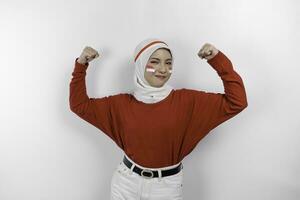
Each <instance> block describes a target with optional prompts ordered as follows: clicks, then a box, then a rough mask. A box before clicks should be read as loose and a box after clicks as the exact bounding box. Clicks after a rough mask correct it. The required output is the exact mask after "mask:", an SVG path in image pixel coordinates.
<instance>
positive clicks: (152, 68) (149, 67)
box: [146, 65, 172, 74]
mask: <svg viewBox="0 0 300 200" xmlns="http://www.w3.org/2000/svg"><path fill="white" fill-rule="evenodd" d="M146 71H147V72H155V69H154V67H153V66H151V65H146ZM169 73H170V74H171V73H172V69H169Z"/></svg>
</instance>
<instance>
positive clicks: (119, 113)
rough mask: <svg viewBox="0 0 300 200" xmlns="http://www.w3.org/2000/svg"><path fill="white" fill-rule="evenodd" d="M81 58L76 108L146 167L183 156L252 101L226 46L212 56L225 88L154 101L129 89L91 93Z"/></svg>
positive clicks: (73, 90)
mask: <svg viewBox="0 0 300 200" xmlns="http://www.w3.org/2000/svg"><path fill="white" fill-rule="evenodd" d="M77 59H78V58H76V59H75V67H74V71H73V73H72V76H73V77H72V80H71V82H70V97H69V101H70V105H69V106H70V109H71V110H72V111H73V112H74V113H75V114H76V115H78V116H79V117H80V118H82V119H83V120H85V121H87V122H89V123H90V124H92V125H94V126H95V127H97V128H98V129H99V130H101V131H102V132H103V133H104V134H106V135H107V136H109V137H110V138H111V139H112V140H113V141H114V142H115V143H116V144H117V145H118V146H119V147H120V148H121V149H122V150H123V151H124V152H125V153H126V154H127V155H128V156H129V157H130V158H131V159H132V160H133V161H135V162H136V163H137V164H139V165H141V166H144V167H151V168H157V167H165V166H169V165H174V164H176V163H178V162H180V161H181V160H182V159H183V158H184V157H185V156H186V155H188V154H189V153H190V152H191V151H192V150H193V149H194V148H195V146H196V145H197V143H198V142H199V141H200V140H201V139H202V138H203V137H205V136H206V135H207V134H208V133H209V132H210V131H211V130H212V129H213V128H215V127H217V126H218V125H219V124H221V123H222V122H224V121H226V120H228V119H230V118H232V117H233V116H235V115H237V114H238V113H239V112H241V111H242V110H243V109H244V108H246V107H247V105H248V103H247V97H246V92H245V88H244V85H243V81H242V79H241V77H240V76H239V75H238V73H237V72H236V71H235V70H234V69H233V65H232V63H231V61H230V60H229V59H228V58H227V57H226V56H225V55H224V54H223V53H222V52H221V51H219V52H218V54H217V55H216V56H215V57H213V58H212V59H210V60H208V61H207V62H208V63H209V64H210V65H211V66H212V67H213V68H214V69H215V71H216V72H217V73H218V75H219V76H220V77H221V79H222V82H223V85H224V90H225V93H212V92H205V91H199V90H194V89H186V88H181V89H173V90H172V92H171V93H170V94H169V95H168V96H167V97H166V98H165V99H163V100H161V101H159V102H156V103H152V104H147V103H144V102H141V101H138V100H136V99H135V98H134V96H133V95H132V94H128V93H119V94H116V95H109V96H104V97H101V98H89V96H88V95H87V92H86V84H85V77H86V70H87V68H88V66H89V64H88V63H87V64H85V65H84V64H80V63H78V62H77Z"/></svg>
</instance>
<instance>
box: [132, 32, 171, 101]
mask: <svg viewBox="0 0 300 200" xmlns="http://www.w3.org/2000/svg"><path fill="white" fill-rule="evenodd" d="M159 48H167V49H169V50H170V51H171V49H170V48H169V47H168V45H167V44H166V42H164V41H162V40H160V39H158V38H148V39H145V40H143V41H141V42H140V43H139V44H138V45H137V46H136V48H135V51H134V65H135V72H134V78H133V79H134V80H133V81H134V91H133V95H134V97H135V98H136V99H137V100H138V101H142V102H144V103H156V102H159V101H161V100H163V99H164V98H166V97H167V96H168V95H169V94H170V93H171V91H172V90H173V87H172V86H170V85H168V84H166V83H165V84H164V85H163V86H161V87H152V86H151V85H150V84H149V83H148V81H147V80H146V79H145V77H144V73H145V67H146V64H147V62H148V60H149V58H150V56H151V55H152V53H154V51H156V50H157V49H159ZM171 55H172V60H174V56H173V53H172V51H171ZM173 62H174V61H173ZM173 62H172V63H173Z"/></svg>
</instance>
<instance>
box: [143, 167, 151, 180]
mask: <svg viewBox="0 0 300 200" xmlns="http://www.w3.org/2000/svg"><path fill="white" fill-rule="evenodd" d="M143 172H148V173H151V176H144V174H143ZM141 176H143V177H145V178H148V179H150V178H152V177H153V171H151V170H149V169H143V170H142V172H141Z"/></svg>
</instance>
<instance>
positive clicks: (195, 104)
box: [184, 51, 248, 151]
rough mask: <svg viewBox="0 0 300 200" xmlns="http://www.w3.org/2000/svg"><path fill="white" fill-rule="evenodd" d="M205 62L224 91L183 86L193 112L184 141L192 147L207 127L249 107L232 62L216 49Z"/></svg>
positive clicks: (207, 129) (204, 133)
mask: <svg viewBox="0 0 300 200" xmlns="http://www.w3.org/2000/svg"><path fill="white" fill-rule="evenodd" d="M207 62H208V63H209V64H210V65H211V66H212V67H213V68H214V69H215V70H216V72H217V73H218V75H219V76H220V77H221V79H222V82H223V85H224V90H225V93H213V92H205V91H198V90H193V89H184V91H185V95H187V99H188V104H189V105H190V106H191V109H190V110H191V113H192V114H191V116H190V119H189V123H188V127H187V135H186V137H185V143H187V144H188V145H191V146H195V145H196V143H198V142H199V141H200V140H201V139H202V138H203V137H204V136H205V135H206V134H207V133H208V132H209V131H210V130H212V129H214V128H215V127H217V126H218V125H219V124H221V123H222V122H224V121H226V120H228V119H230V118H232V117H233V116H235V115H237V114H238V113H239V112H241V111H242V110H243V109H245V108H246V107H247V106H248V103H247V97H246V91H245V87H244V84H243V81H242V78H241V77H240V76H239V74H238V73H237V72H236V71H235V70H234V69H233V65H232V63H231V61H230V60H229V59H228V58H227V57H226V56H225V55H224V54H223V53H222V52H221V51H219V52H218V54H217V55H216V56H215V57H213V58H212V59H210V60H208V61H207ZM188 151H191V149H189V150H188Z"/></svg>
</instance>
